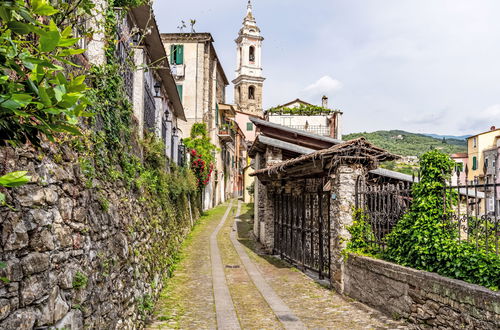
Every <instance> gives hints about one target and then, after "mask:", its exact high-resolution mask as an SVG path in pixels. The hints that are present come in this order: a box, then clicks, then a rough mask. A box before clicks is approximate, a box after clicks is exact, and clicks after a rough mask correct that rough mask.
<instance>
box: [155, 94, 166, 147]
mask: <svg viewBox="0 0 500 330" xmlns="http://www.w3.org/2000/svg"><path fill="white" fill-rule="evenodd" d="M155 107H156V111H155V134H156V136H157V137H158V138H159V139H160V140H161V138H162V136H161V129H162V118H163V112H165V107H164V102H163V99H162V98H161V97H158V96H155Z"/></svg>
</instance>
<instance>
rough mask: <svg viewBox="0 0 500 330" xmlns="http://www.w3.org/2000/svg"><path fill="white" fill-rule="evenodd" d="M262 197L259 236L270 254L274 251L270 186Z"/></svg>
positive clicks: (271, 190)
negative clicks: (262, 210)
mask: <svg viewBox="0 0 500 330" xmlns="http://www.w3.org/2000/svg"><path fill="white" fill-rule="evenodd" d="M263 197H264V198H263V206H264V214H263V215H264V217H263V219H262V221H261V222H260V233H259V236H260V241H261V243H262V244H263V245H264V247H265V248H266V250H267V252H269V253H272V252H273V249H274V203H273V189H272V187H271V186H266V192H265V195H264V196H263Z"/></svg>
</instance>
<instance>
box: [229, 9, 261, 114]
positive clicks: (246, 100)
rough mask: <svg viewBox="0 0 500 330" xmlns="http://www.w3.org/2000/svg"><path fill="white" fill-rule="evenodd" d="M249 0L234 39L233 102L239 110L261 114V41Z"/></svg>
mask: <svg viewBox="0 0 500 330" xmlns="http://www.w3.org/2000/svg"><path fill="white" fill-rule="evenodd" d="M263 40H264V38H263V37H262V36H261V34H260V29H259V27H258V26H257V22H256V20H255V17H254V16H253V7H252V3H251V1H248V5H247V14H246V16H245V18H244V19H243V26H242V27H241V29H240V31H239V33H238V38H237V39H236V49H237V53H236V54H237V55H236V57H237V61H236V63H237V67H236V78H235V79H234V80H233V84H234V88H235V92H234V96H235V103H236V105H237V106H238V108H239V110H240V111H243V112H246V113H251V114H255V115H259V116H260V115H262V114H263V109H262V89H263V84H264V80H265V78H264V77H263V76H262V41H263Z"/></svg>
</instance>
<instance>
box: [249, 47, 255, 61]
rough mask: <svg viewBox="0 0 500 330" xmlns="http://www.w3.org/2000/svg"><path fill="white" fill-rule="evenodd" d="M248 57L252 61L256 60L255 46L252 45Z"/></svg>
mask: <svg viewBox="0 0 500 330" xmlns="http://www.w3.org/2000/svg"><path fill="white" fill-rule="evenodd" d="M248 59H249V60H250V62H255V47H254V46H250V50H249V54H248Z"/></svg>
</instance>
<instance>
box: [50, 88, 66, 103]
mask: <svg viewBox="0 0 500 330" xmlns="http://www.w3.org/2000/svg"><path fill="white" fill-rule="evenodd" d="M53 90H54V96H55V98H56V100H57V102H61V100H62V98H63V95H64V94H65V93H66V88H65V87H64V85H57V86H56V87H54V88H53Z"/></svg>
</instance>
